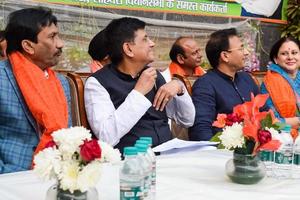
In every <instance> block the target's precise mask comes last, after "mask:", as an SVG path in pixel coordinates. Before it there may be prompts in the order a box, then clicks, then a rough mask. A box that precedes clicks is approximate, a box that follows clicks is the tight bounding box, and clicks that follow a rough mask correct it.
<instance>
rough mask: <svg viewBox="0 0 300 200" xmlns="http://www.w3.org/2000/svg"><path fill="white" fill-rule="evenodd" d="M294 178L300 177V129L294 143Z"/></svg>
mask: <svg viewBox="0 0 300 200" xmlns="http://www.w3.org/2000/svg"><path fill="white" fill-rule="evenodd" d="M293 161H294V162H293V178H295V179H300V130H298V137H297V138H296V140H295V143H294V160H293Z"/></svg>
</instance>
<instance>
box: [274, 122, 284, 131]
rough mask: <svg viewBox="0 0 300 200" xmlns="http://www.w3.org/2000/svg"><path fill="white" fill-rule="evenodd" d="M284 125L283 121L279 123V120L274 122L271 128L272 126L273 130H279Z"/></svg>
mask: <svg viewBox="0 0 300 200" xmlns="http://www.w3.org/2000/svg"><path fill="white" fill-rule="evenodd" d="M284 127H285V123H281V122H276V123H275V124H273V125H272V128H274V129H275V130H281V129H283V128H284Z"/></svg>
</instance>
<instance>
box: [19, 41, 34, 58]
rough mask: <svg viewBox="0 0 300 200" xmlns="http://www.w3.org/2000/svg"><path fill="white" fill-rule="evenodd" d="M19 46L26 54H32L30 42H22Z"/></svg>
mask: <svg viewBox="0 0 300 200" xmlns="http://www.w3.org/2000/svg"><path fill="white" fill-rule="evenodd" d="M21 45H22V48H23V50H24V51H25V52H26V53H28V54H30V55H33V54H34V47H33V45H34V44H33V42H31V41H30V40H22V42H21Z"/></svg>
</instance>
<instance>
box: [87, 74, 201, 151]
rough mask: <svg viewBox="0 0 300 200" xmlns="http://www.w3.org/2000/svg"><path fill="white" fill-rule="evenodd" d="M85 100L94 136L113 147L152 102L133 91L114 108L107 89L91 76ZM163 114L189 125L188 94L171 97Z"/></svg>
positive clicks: (192, 115)
mask: <svg viewBox="0 0 300 200" xmlns="http://www.w3.org/2000/svg"><path fill="white" fill-rule="evenodd" d="M183 88H184V89H185V87H183ZM185 90H186V89H185ZM84 100H85V109H86V112H87V118H88V121H89V124H90V126H91V129H92V130H93V132H94V134H95V135H96V136H97V137H98V138H99V139H101V140H103V141H104V142H107V143H109V144H111V145H112V146H114V145H116V144H118V143H119V141H120V139H121V138H122V137H123V136H124V135H125V134H127V133H128V132H129V131H130V130H131V128H132V127H133V126H134V125H135V124H136V123H137V122H138V121H139V120H140V118H141V117H142V116H143V115H144V114H145V113H146V112H147V110H148V109H149V108H150V106H152V103H153V102H150V101H149V100H148V99H147V98H146V97H145V96H144V95H143V94H141V93H140V92H138V91H136V90H132V91H131V92H130V93H129V94H128V96H127V97H126V99H125V101H124V102H123V103H122V104H121V105H120V106H119V107H118V108H117V109H116V108H115V106H114V104H113V102H112V101H111V99H110V95H109V93H108V92H107V90H106V89H105V88H104V87H103V86H102V85H101V84H100V83H99V82H98V80H97V79H96V78H94V77H89V78H88V79H87V81H86V83H85V89H84ZM166 113H167V116H168V117H169V118H172V119H174V120H175V122H176V123H178V124H180V125H182V126H184V127H190V126H192V125H193V123H194V119H195V107H194V105H193V102H192V99H191V97H190V96H189V94H188V92H187V91H185V92H184V94H183V95H182V96H177V95H176V96H175V97H174V98H172V99H171V100H170V101H169V102H168V104H167V106H166Z"/></svg>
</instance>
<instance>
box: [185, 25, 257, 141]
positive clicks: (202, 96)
mask: <svg viewBox="0 0 300 200" xmlns="http://www.w3.org/2000/svg"><path fill="white" fill-rule="evenodd" d="M205 51H206V55H207V58H208V60H209V62H210V64H211V66H212V68H213V69H212V70H210V71H208V73H206V74H205V75H203V76H202V77H200V78H199V79H198V80H197V81H196V82H195V84H194V85H193V93H192V99H193V103H194V105H195V108H196V118H195V123H194V126H193V127H192V128H190V130H189V138H190V139H191V140H210V139H211V137H212V136H214V134H215V133H217V132H218V131H220V129H217V128H216V127H212V123H213V122H214V121H215V120H216V117H217V115H218V114H219V113H225V114H229V113H232V110H233V107H234V106H236V105H238V104H242V103H244V102H246V101H249V100H250V99H251V93H253V94H254V95H257V94H258V93H259V89H258V87H257V85H256V84H255V82H254V81H253V79H252V78H251V76H250V75H249V74H247V73H246V72H242V71H241V70H243V68H244V64H245V61H246V59H247V56H248V55H249V52H248V51H247V49H245V48H244V45H243V43H242V42H241V40H240V38H239V37H238V34H237V31H236V30H235V29H233V28H231V29H224V30H219V31H216V32H214V33H212V34H211V36H210V39H209V41H208V43H207V45H206V48H205Z"/></svg>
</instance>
